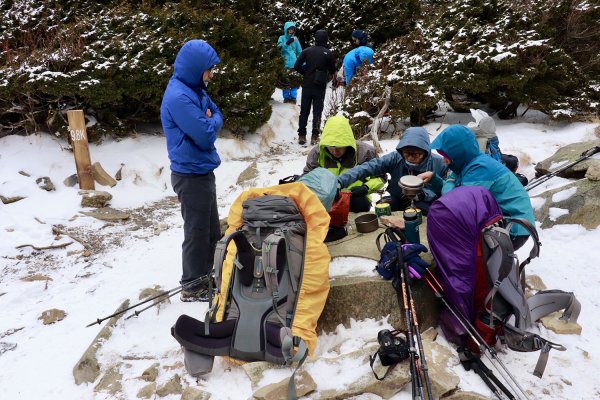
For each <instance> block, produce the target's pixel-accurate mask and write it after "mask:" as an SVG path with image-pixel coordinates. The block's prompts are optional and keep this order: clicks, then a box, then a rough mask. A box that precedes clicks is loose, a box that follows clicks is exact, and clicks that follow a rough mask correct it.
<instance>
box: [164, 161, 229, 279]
mask: <svg viewBox="0 0 600 400" xmlns="http://www.w3.org/2000/svg"><path fill="white" fill-rule="evenodd" d="M171 184H172V185H173V190H174V191H175V193H177V197H178V198H179V202H180V203H181V216H182V217H183V244H182V245H181V250H182V257H181V258H182V260H181V261H182V267H183V274H182V275H181V282H180V283H181V284H182V285H183V284H186V283H188V282H191V281H193V280H194V279H197V278H200V277H202V276H205V275H207V274H208V273H210V271H211V269H212V264H213V258H214V254H215V246H216V244H217V242H218V241H219V239H220V238H221V227H220V224H219V212H218V210H217V187H216V184H215V174H214V173H212V172H211V173H208V174H206V175H191V176H187V175H178V174H176V173H172V174H171ZM190 289H193V288H190Z"/></svg>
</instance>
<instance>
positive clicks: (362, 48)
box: [344, 29, 374, 85]
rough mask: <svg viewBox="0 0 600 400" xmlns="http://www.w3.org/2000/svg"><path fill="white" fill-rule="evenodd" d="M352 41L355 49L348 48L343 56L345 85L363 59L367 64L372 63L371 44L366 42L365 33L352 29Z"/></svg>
mask: <svg viewBox="0 0 600 400" xmlns="http://www.w3.org/2000/svg"><path fill="white" fill-rule="evenodd" d="M352 42H353V44H354V46H355V47H356V48H355V49H352V50H350V51H349V52H348V53H346V55H345V56H344V75H345V77H346V85H348V83H350V80H351V79H352V77H353V76H354V75H355V74H356V70H357V69H358V67H360V66H361V65H362V63H363V61H365V59H366V60H367V61H368V63H369V64H372V63H373V53H374V51H373V49H372V48H371V47H372V46H371V44H370V43H367V34H366V33H365V32H363V31H361V30H360V29H355V30H354V31H352Z"/></svg>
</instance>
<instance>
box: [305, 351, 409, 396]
mask: <svg viewBox="0 0 600 400" xmlns="http://www.w3.org/2000/svg"><path fill="white" fill-rule="evenodd" d="M378 347H379V345H378V344H374V345H371V346H365V347H364V348H362V349H360V350H358V351H354V352H352V353H348V354H344V355H342V356H340V357H336V358H330V359H319V360H318V361H319V362H320V363H326V364H329V365H331V368H332V369H337V368H340V365H348V364H347V361H348V360H355V361H353V363H356V362H359V363H364V364H365V365H369V356H370V355H372V354H373V353H374V352H375V350H376V349H377V348H378ZM374 368H375V372H376V373H377V375H379V376H382V375H383V374H384V373H385V371H386V369H387V367H384V366H382V365H380V364H379V363H376V364H375V365H374ZM307 369H308V368H307ZM408 382H410V371H409V365H408V361H407V360H406V361H403V362H401V363H399V364H397V365H396V366H395V367H394V368H393V369H392V370H391V371H390V372H389V374H388V376H387V377H386V378H385V379H384V380H383V381H378V380H377V379H375V377H374V376H373V372H371V370H370V369H368V371H365V374H364V375H362V376H360V377H358V378H357V379H355V380H354V382H352V383H351V384H349V385H347V386H346V387H344V388H343V389H342V390H333V389H329V390H321V391H320V392H319V393H318V398H319V399H321V400H325V399H327V400H342V399H347V398H349V397H352V396H357V395H359V394H362V393H373V394H376V395H378V396H380V397H383V398H384V399H389V398H390V397H392V396H393V395H394V394H395V393H397V392H398V391H400V390H402V388H403V387H404V385H406V383H408Z"/></svg>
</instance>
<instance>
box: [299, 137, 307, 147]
mask: <svg viewBox="0 0 600 400" xmlns="http://www.w3.org/2000/svg"><path fill="white" fill-rule="evenodd" d="M298 144H302V145H304V144H306V135H298Z"/></svg>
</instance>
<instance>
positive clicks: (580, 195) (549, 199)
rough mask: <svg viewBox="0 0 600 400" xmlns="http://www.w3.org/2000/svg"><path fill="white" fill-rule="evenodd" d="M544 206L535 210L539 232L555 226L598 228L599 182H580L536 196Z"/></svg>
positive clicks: (599, 214) (582, 180) (599, 216)
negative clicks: (538, 222) (539, 226)
mask: <svg viewBox="0 0 600 400" xmlns="http://www.w3.org/2000/svg"><path fill="white" fill-rule="evenodd" d="M538 197H539V198H542V199H543V200H544V203H543V204H542V205H541V206H540V207H538V208H537V209H536V210H535V219H536V220H538V221H542V228H543V229H546V228H550V227H552V226H554V225H556V224H579V225H582V226H584V227H585V228H586V229H595V228H597V227H598V226H599V225H600V182H598V181H591V180H589V179H581V180H578V181H576V182H573V183H570V184H568V185H566V186H563V187H560V188H558V189H553V190H548V191H546V192H544V193H542V194H540V195H539V196H538Z"/></svg>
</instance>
